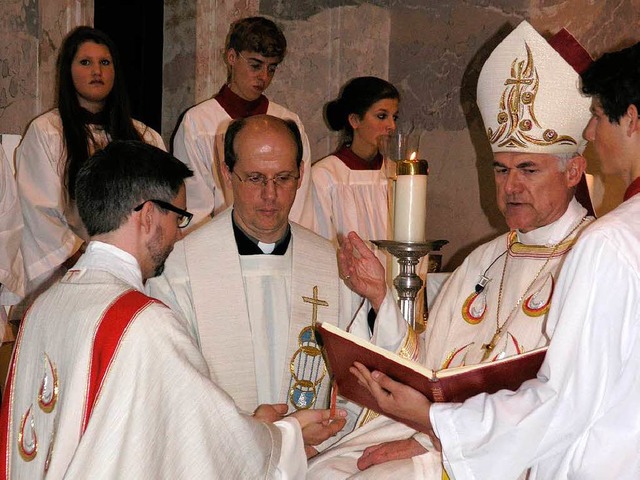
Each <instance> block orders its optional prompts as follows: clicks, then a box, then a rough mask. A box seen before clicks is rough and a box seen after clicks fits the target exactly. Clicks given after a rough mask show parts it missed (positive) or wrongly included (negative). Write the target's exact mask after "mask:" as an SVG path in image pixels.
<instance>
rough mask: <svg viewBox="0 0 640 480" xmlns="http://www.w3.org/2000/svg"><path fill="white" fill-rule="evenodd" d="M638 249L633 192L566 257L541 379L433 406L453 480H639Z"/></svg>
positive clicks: (639, 228)
mask: <svg viewBox="0 0 640 480" xmlns="http://www.w3.org/2000/svg"><path fill="white" fill-rule="evenodd" d="M639 242H640V195H636V196H634V197H632V198H631V199H629V200H627V201H626V202H624V203H623V204H622V205H620V206H619V207H618V208H616V209H615V210H613V211H612V212H610V213H608V214H607V215H605V216H604V217H602V218H600V219H599V220H598V221H597V222H595V223H594V224H592V225H591V226H590V227H589V228H588V229H586V230H585V231H584V232H583V233H582V235H581V237H580V240H579V241H578V243H577V244H576V246H575V247H574V248H573V250H572V251H571V253H570V254H569V255H568V257H567V259H566V261H565V263H564V266H563V268H562V273H561V274H560V278H559V281H558V284H557V289H556V292H555V294H554V300H553V307H552V309H551V312H550V313H549V316H548V319H547V321H548V327H547V328H548V329H549V331H551V332H554V333H553V339H552V341H551V344H550V346H549V350H548V352H547V355H546V358H545V361H544V363H543V364H542V367H541V368H540V371H539V372H538V377H537V378H536V379H534V380H530V381H528V382H525V383H524V384H523V385H522V387H521V388H520V389H519V390H518V391H517V392H515V393H513V392H508V391H501V392H498V393H497V394H494V395H484V394H483V395H478V396H476V397H473V398H472V399H470V400H468V401H467V402H465V403H464V404H462V405H460V404H441V405H434V406H433V407H432V410H431V420H432V422H433V424H434V428H435V429H436V432H437V434H438V436H439V437H440V439H441V441H442V445H443V449H444V452H445V453H444V457H445V461H446V462H447V463H448V464H449V466H448V471H449V473H450V475H451V478H457V479H462V478H465V479H467V478H477V479H480V478H487V479H493V478H515V477H517V476H518V475H519V474H520V473H521V472H522V471H523V470H525V469H526V468H528V467H532V469H531V475H530V478H532V479H538V478H544V479H554V480H557V479H565V478H576V479H578V478H579V479H581V480H588V479H603V478H615V479H629V480H631V479H638V478H640V454H639V452H640V410H639V409H638V404H639V402H640V381H639V378H638V372H640V309H638V305H639V304H640V273H639V272H640V249H638V244H639Z"/></svg>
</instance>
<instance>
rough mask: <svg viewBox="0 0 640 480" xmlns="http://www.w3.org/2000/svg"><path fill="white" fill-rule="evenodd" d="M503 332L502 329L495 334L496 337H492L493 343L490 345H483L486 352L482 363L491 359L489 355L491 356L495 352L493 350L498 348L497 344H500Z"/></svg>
mask: <svg viewBox="0 0 640 480" xmlns="http://www.w3.org/2000/svg"><path fill="white" fill-rule="evenodd" d="M501 333H502V332H501V331H500V329H498V330H497V331H496V333H495V335H494V336H493V337H491V341H490V342H489V343H483V344H482V350H484V355H482V361H483V362H484V361H485V360H486V359H487V358H489V355H491V352H493V349H494V348H496V344H497V343H498V340H499V339H500V334H501Z"/></svg>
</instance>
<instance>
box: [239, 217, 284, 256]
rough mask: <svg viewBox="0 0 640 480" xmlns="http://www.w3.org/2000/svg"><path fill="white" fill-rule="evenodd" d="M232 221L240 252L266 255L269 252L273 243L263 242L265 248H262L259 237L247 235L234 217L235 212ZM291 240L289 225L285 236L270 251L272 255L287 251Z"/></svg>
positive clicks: (242, 253) (241, 253)
mask: <svg viewBox="0 0 640 480" xmlns="http://www.w3.org/2000/svg"><path fill="white" fill-rule="evenodd" d="M231 221H232V224H233V236H234V237H235V239H236V246H237V247H238V253H239V254H240V255H265V254H268V253H269V252H268V250H269V248H267V247H266V246H269V245H271V244H262V245H263V248H264V250H263V249H261V248H260V247H259V246H258V244H259V243H261V242H260V241H259V240H258V239H257V238H253V237H252V236H250V235H247V233H245V232H244V231H243V230H242V229H241V228H240V227H239V226H238V225H237V224H236V221H235V219H234V218H233V214H231ZM290 240H291V227H289V225H287V231H286V233H285V234H284V236H283V237H282V238H281V239H280V240H278V241H277V242H276V243H275V245H274V246H273V251H272V252H270V253H271V255H284V254H285V253H286V252H287V248H289V241H290Z"/></svg>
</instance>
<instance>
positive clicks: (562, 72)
mask: <svg viewBox="0 0 640 480" xmlns="http://www.w3.org/2000/svg"><path fill="white" fill-rule="evenodd" d="M590 61H591V58H590V57H589V54H588V53H587V52H586V50H584V48H582V46H581V45H580V44H579V43H578V42H577V41H576V40H575V38H573V36H571V34H569V33H568V32H567V31H566V30H564V29H563V30H561V31H560V32H559V33H558V34H557V35H555V36H554V37H553V38H552V39H550V40H549V42H547V40H545V39H544V38H543V37H542V36H541V35H540V34H539V33H538V32H536V30H535V29H534V28H533V27H532V26H531V25H530V24H529V23H528V22H526V21H523V22H522V23H521V24H520V25H518V27H517V28H516V29H515V30H514V31H513V32H511V33H510V34H509V35H508V36H507V37H506V38H505V39H504V40H503V41H502V42H501V43H500V44H499V45H498V46H497V47H496V48H495V50H494V51H493V52H492V53H491V55H490V56H489V58H488V59H487V61H486V62H485V64H484V66H483V67H482V71H481V72H480V77H479V79H478V98H477V103H478V108H479V109H480V113H481V114H482V119H483V121H484V125H485V128H486V133H487V137H488V138H489V142H490V143H491V148H492V150H493V151H494V152H528V153H551V154H559V153H574V152H582V150H584V147H585V146H586V141H585V140H584V139H583V138H582V132H583V130H584V128H585V127H586V125H587V122H588V121H589V117H590V115H591V114H590V111H589V107H590V105H591V101H590V99H589V98H588V97H586V96H584V95H583V94H582V92H581V90H580V75H579V72H580V71H582V70H583V69H584V68H585V67H586V66H588V64H589V63H590Z"/></svg>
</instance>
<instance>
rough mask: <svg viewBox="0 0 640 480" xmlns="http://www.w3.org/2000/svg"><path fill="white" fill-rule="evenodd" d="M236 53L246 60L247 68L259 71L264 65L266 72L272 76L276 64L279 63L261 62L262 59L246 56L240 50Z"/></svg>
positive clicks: (276, 67) (276, 66)
mask: <svg viewBox="0 0 640 480" xmlns="http://www.w3.org/2000/svg"><path fill="white" fill-rule="evenodd" d="M238 55H239V56H240V57H242V59H243V60H244V61H245V62H247V65H249V68H250V69H251V70H253V71H254V72H260V71H262V69H263V68H264V67H265V66H266V67H267V74H269V76H273V75H274V74H275V73H276V70H277V69H278V66H279V65H280V64H279V63H267V62H263V61H262V60H258V59H257V58H247V57H245V56H244V55H242V53H241V52H238Z"/></svg>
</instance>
